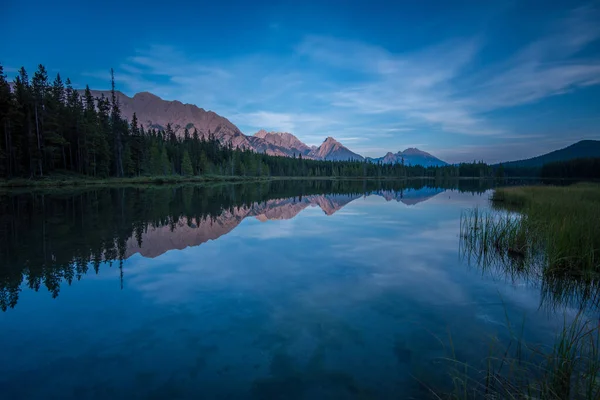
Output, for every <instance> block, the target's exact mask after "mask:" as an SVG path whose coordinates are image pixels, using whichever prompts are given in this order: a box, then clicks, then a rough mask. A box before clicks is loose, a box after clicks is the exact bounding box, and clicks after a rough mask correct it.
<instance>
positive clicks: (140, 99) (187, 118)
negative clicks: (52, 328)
mask: <svg viewBox="0 0 600 400" xmlns="http://www.w3.org/2000/svg"><path fill="white" fill-rule="evenodd" d="M115 93H116V96H117V99H118V101H119V103H120V106H121V112H122V114H123V116H124V117H125V118H127V119H128V120H131V118H132V117H133V114H134V113H135V114H136V116H137V118H138V121H139V123H140V124H142V125H143V126H144V128H146V129H149V128H154V129H165V128H166V126H167V124H171V127H172V129H173V130H174V131H175V133H176V134H177V135H179V136H183V133H184V131H185V129H188V130H189V131H190V132H193V130H194V129H197V130H198V133H199V134H200V136H201V137H208V135H209V134H212V135H214V136H215V137H216V138H217V139H218V140H219V141H220V142H221V143H223V144H229V143H231V145H232V146H233V147H239V148H245V149H250V150H253V151H256V152H260V153H266V154H269V155H274V156H286V157H293V156H296V157H297V156H300V155H302V157H303V158H308V159H313V160H326V161H347V160H356V161H363V160H365V158H364V157H363V156H361V155H360V154H357V153H355V152H353V151H351V150H350V149H348V148H347V147H346V146H344V145H343V144H341V143H340V142H338V141H337V140H335V139H334V138H332V137H327V138H326V139H325V140H324V141H323V142H322V143H321V145H319V146H308V145H306V144H305V143H303V142H302V141H301V140H299V139H298V138H297V137H296V136H294V135H293V134H291V133H288V132H267V131H265V130H260V131H258V132H256V133H255V134H254V135H245V134H244V133H242V131H241V130H240V129H239V128H238V127H237V126H235V125H234V124H233V123H232V122H231V121H229V120H228V119H227V118H225V117H222V116H220V115H218V114H216V113H215V112H213V111H206V110H204V109H203V108H199V107H197V106H195V105H193V104H184V103H181V102H180V101H177V100H175V101H168V100H163V99H161V98H160V97H158V96H156V95H154V94H152V93H148V92H141V93H137V94H135V95H134V96H133V97H129V96H127V95H125V94H123V93H121V92H115ZM92 95H93V96H95V97H100V96H102V95H103V96H105V97H110V92H109V91H101V90H92ZM402 158H404V162H405V164H407V165H417V164H419V165H424V166H429V165H446V163H445V162H443V161H441V160H439V159H438V158H436V157H434V156H432V155H431V154H429V153H426V152H424V151H421V150H418V149H414V148H412V149H406V150H404V151H399V152H398V153H396V154H393V153H391V152H390V153H388V154H387V155H386V156H384V157H381V158H366V159H367V160H369V161H373V162H382V163H396V162H401V161H402Z"/></svg>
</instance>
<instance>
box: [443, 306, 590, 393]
mask: <svg viewBox="0 0 600 400" xmlns="http://www.w3.org/2000/svg"><path fill="white" fill-rule="evenodd" d="M523 323H525V322H523ZM507 326H508V329H509V330H510V334H511V340H510V342H509V343H508V345H507V346H506V347H501V346H500V345H499V343H500V341H499V340H498V339H497V338H493V339H492V340H491V342H490V345H489V351H488V355H487V356H486V357H485V358H483V359H482V360H481V362H480V363H479V364H477V365H470V364H468V363H466V362H463V361H461V360H459V359H457V358H456V356H455V352H454V349H453V348H452V340H450V348H449V351H448V357H446V358H444V359H442V360H441V361H442V362H443V363H444V364H447V365H446V366H447V368H448V373H449V378H450V379H451V383H452V390H451V392H449V393H447V394H445V395H440V394H436V397H437V398H449V399H549V400H559V399H560V400H564V399H590V400H591V399H598V398H599V397H598V396H600V354H599V346H600V332H599V329H598V324H597V323H596V324H594V323H592V322H590V321H587V320H586V319H585V317H584V316H583V315H582V314H579V315H577V317H576V318H575V319H574V320H573V321H572V322H567V321H566V320H565V322H564V325H563V328H562V329H561V330H560V331H559V332H558V334H557V336H556V340H555V342H554V344H553V345H552V346H551V347H544V346H532V345H530V344H528V343H525V342H524V341H523V339H522V332H523V330H522V328H523V325H522V326H521V330H520V331H519V332H518V333H515V332H514V331H512V329H511V325H510V324H507Z"/></svg>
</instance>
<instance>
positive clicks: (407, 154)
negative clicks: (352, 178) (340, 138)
mask: <svg viewBox="0 0 600 400" xmlns="http://www.w3.org/2000/svg"><path fill="white" fill-rule="evenodd" d="M368 160H370V161H372V162H380V163H382V164H396V163H403V162H404V164H405V165H422V166H424V167H441V166H444V165H448V163H447V162H445V161H442V160H440V159H439V158H437V157H434V156H432V155H431V154H429V153H426V152H424V151H421V150H419V149H417V148H414V147H410V148H408V149H406V150H404V151H399V152H397V153H395V154H394V153H392V152H388V153H387V154H386V155H385V156H383V157H380V158H368Z"/></svg>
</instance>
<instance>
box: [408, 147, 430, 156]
mask: <svg viewBox="0 0 600 400" xmlns="http://www.w3.org/2000/svg"><path fill="white" fill-rule="evenodd" d="M402 154H407V155H429V153H426V152H424V151H421V150H419V149H417V148H416V147H409V148H408V149H406V150H404V151H403V152H402Z"/></svg>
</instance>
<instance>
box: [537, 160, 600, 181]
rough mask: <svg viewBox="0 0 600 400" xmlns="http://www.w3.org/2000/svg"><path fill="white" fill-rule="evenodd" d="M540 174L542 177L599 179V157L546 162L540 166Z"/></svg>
mask: <svg viewBox="0 0 600 400" xmlns="http://www.w3.org/2000/svg"><path fill="white" fill-rule="evenodd" d="M540 176H541V177H542V178H544V179H552V178H578V179H600V158H577V159H575V160H569V161H559V162H553V163H548V164H546V165H544V166H543V167H542V168H541V171H540Z"/></svg>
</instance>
